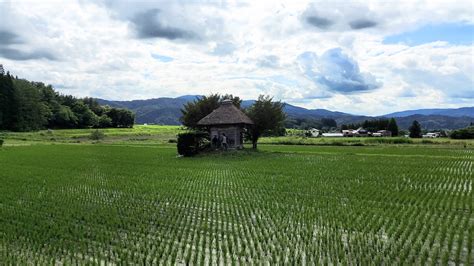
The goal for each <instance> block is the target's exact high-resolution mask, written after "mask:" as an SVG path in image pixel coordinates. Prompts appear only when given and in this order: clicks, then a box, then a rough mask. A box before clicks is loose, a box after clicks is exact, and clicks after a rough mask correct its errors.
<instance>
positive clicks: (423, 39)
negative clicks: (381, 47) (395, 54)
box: [383, 23, 474, 46]
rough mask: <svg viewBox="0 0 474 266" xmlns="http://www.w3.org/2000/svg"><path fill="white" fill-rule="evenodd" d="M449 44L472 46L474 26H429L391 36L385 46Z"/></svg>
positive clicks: (462, 24)
mask: <svg viewBox="0 0 474 266" xmlns="http://www.w3.org/2000/svg"><path fill="white" fill-rule="evenodd" d="M437 41H441V42H448V43H450V44H453V45H472V44H473V42H474V25H473V24H464V23H444V24H428V25H425V26H422V27H419V28H417V29H415V30H413V31H406V32H402V33H400V34H395V35H390V36H387V37H385V38H384V41H383V43H384V44H397V43H401V44H407V45H410V46H415V45H420V44H425V43H432V42H437Z"/></svg>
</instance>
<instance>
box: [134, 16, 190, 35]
mask: <svg viewBox="0 0 474 266" xmlns="http://www.w3.org/2000/svg"><path fill="white" fill-rule="evenodd" d="M160 12H161V10H159V9H156V8H155V9H150V10H146V11H144V12H141V13H138V14H136V15H135V16H134V17H133V19H132V22H133V24H134V25H135V28H136V31H137V34H138V37H139V38H165V39H169V40H174V39H194V38H197V36H196V34H195V33H193V32H191V31H187V30H184V29H179V28H176V27H173V26H168V25H165V24H164V23H163V22H162V21H160V16H159V15H160Z"/></svg>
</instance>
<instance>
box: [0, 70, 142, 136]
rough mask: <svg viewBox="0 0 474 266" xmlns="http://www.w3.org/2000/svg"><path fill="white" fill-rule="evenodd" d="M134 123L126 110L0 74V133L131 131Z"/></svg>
mask: <svg viewBox="0 0 474 266" xmlns="http://www.w3.org/2000/svg"><path fill="white" fill-rule="evenodd" d="M134 120H135V115H134V114H133V113H132V112H131V111H129V110H126V109H120V108H112V107H109V106H101V105H100V104H99V103H98V102H97V101H96V100H95V99H93V98H88V97H86V98H76V97H74V96H71V95H62V94H60V93H58V92H57V91H55V90H54V89H53V87H52V86H51V85H45V84H44V83H42V82H32V81H28V80H25V79H19V78H18V77H13V76H12V75H10V73H7V74H1V73H0V130H11V131H33V130H39V129H44V128H106V127H132V126H133V124H134Z"/></svg>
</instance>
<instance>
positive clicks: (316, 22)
mask: <svg viewBox="0 0 474 266" xmlns="http://www.w3.org/2000/svg"><path fill="white" fill-rule="evenodd" d="M306 22H308V23H309V24H311V25H313V26H315V27H318V28H321V29H327V28H329V27H330V26H331V25H332V24H334V22H333V21H331V20H330V19H327V18H323V17H318V16H315V15H313V16H307V17H306Z"/></svg>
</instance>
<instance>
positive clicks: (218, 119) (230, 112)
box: [197, 100, 253, 126]
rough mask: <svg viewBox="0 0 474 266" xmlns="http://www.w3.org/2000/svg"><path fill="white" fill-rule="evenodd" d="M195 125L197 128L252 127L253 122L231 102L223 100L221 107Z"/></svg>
mask: <svg viewBox="0 0 474 266" xmlns="http://www.w3.org/2000/svg"><path fill="white" fill-rule="evenodd" d="M197 124H198V126H216V125H236V124H243V125H253V121H252V119H250V118H249V117H248V116H247V115H246V114H244V112H242V111H241V110H240V109H239V108H237V107H236V106H235V105H234V104H233V103H232V101H231V100H224V101H223V102H222V104H221V106H219V107H218V108H217V109H215V110H214V111H212V113H210V114H208V115H207V116H205V117H204V118H203V119H201V120H199V122H198V123H197Z"/></svg>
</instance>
